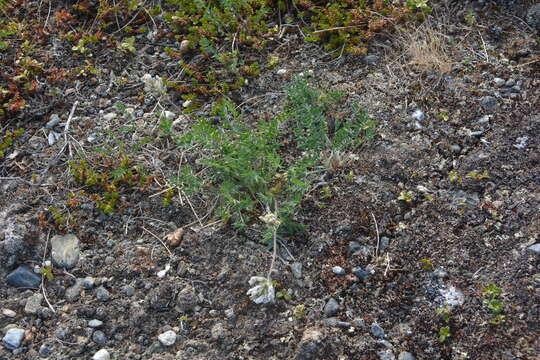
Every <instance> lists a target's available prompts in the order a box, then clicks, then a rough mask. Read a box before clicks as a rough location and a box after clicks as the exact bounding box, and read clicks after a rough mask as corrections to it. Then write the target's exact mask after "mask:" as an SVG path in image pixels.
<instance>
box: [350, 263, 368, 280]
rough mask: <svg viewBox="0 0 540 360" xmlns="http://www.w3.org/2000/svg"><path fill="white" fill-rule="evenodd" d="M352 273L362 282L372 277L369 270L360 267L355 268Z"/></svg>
mask: <svg viewBox="0 0 540 360" xmlns="http://www.w3.org/2000/svg"><path fill="white" fill-rule="evenodd" d="M352 273H353V274H354V275H356V277H357V278H359V279H360V280H366V279H367V278H368V277H369V276H370V275H371V272H370V271H369V270H365V269H362V268H361V267H359V266H358V267H355V268H353V269H352Z"/></svg>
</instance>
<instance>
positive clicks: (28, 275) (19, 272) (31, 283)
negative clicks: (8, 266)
mask: <svg viewBox="0 0 540 360" xmlns="http://www.w3.org/2000/svg"><path fill="white" fill-rule="evenodd" d="M6 281H7V283H8V284H9V285H11V286H15V287H17V288H28V289H37V288H38V287H39V285H40V284H41V276H39V275H38V274H36V273H35V272H33V271H32V270H30V269H29V268H28V267H26V266H24V265H22V266H19V267H18V268H17V269H15V270H14V271H12V272H11V273H9V274H8V276H6Z"/></svg>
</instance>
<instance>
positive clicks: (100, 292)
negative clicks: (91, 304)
mask: <svg viewBox="0 0 540 360" xmlns="http://www.w3.org/2000/svg"><path fill="white" fill-rule="evenodd" d="M96 298H97V299H98V300H99V301H101V302H106V301H109V299H110V298H111V295H110V294H109V291H108V290H107V289H105V288H104V287H103V286H100V287H98V288H97V289H96Z"/></svg>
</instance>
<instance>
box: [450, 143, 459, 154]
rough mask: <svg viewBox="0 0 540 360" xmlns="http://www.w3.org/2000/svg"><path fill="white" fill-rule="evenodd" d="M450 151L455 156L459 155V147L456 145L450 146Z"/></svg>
mask: <svg viewBox="0 0 540 360" xmlns="http://www.w3.org/2000/svg"><path fill="white" fill-rule="evenodd" d="M450 150H452V152H453V153H454V154H456V155H457V154H459V153H461V146H459V145H458V144H452V145H451V146H450Z"/></svg>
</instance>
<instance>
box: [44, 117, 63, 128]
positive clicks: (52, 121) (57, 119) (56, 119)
mask: <svg viewBox="0 0 540 360" xmlns="http://www.w3.org/2000/svg"><path fill="white" fill-rule="evenodd" d="M59 123H60V117H59V116H58V115H57V114H52V115H51V117H50V120H49V121H48V122H47V124H46V125H45V127H46V128H47V129H52V128H53V127H55V126H56V125H58V124H59Z"/></svg>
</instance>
